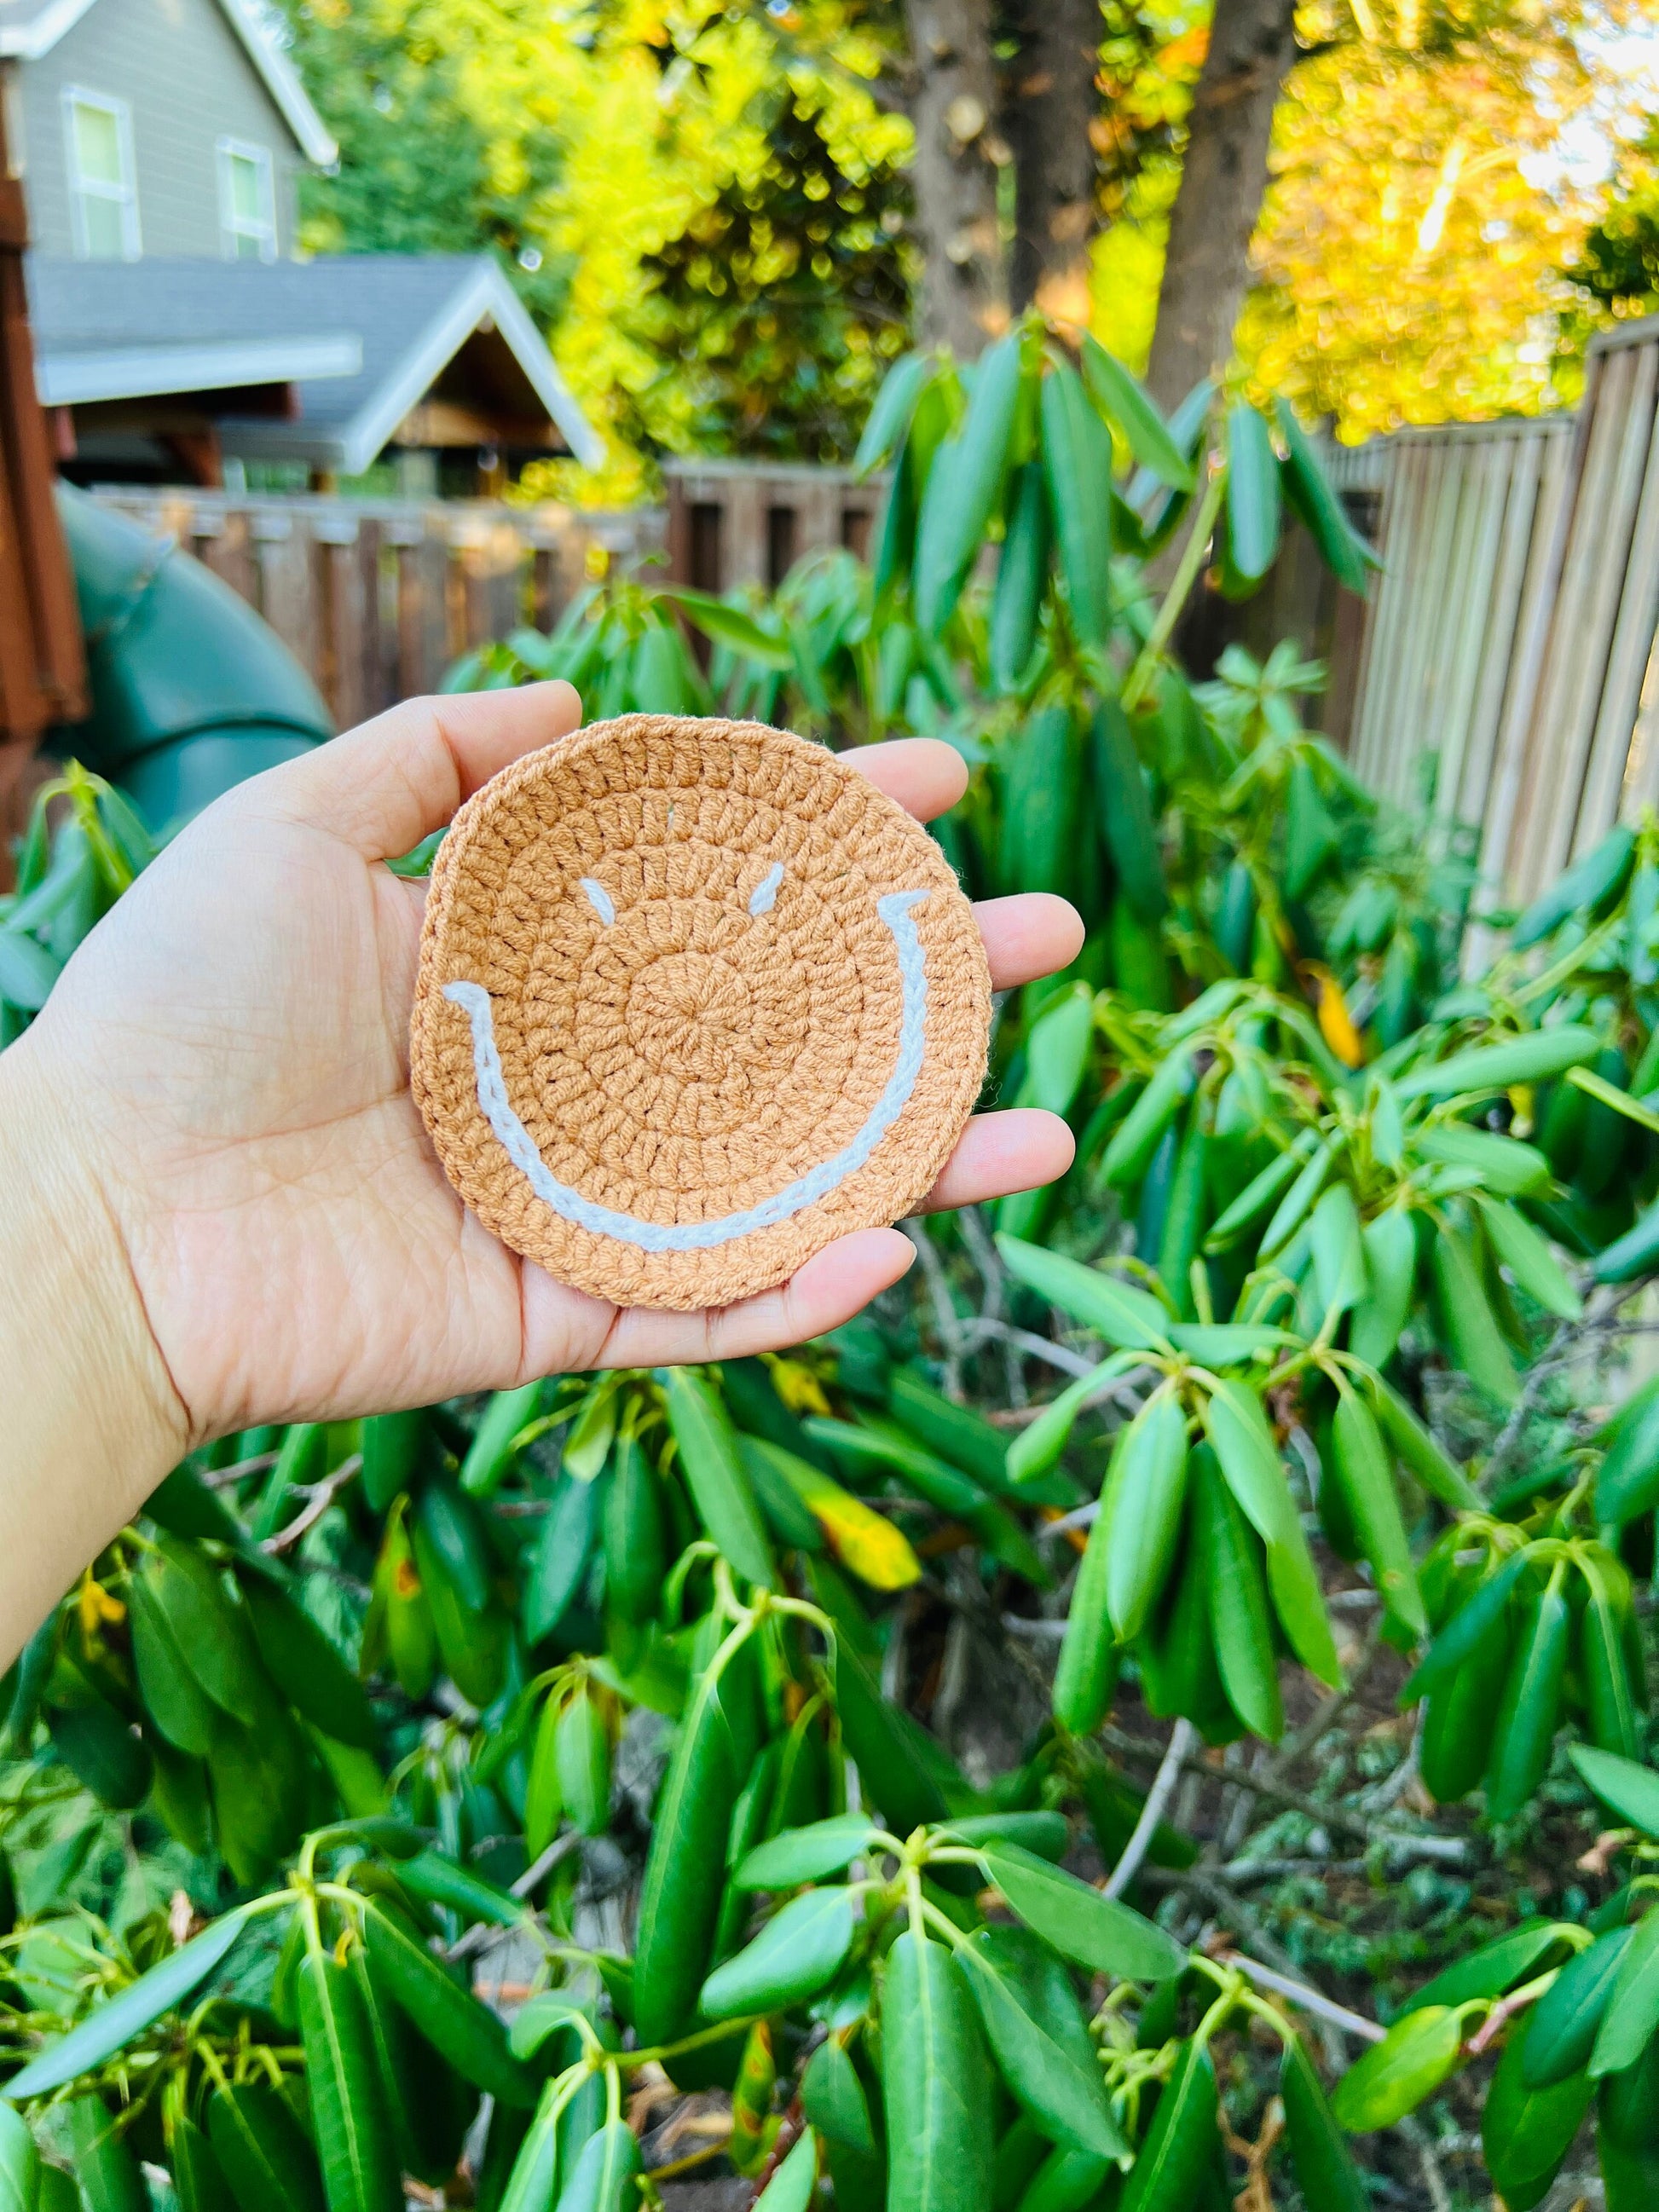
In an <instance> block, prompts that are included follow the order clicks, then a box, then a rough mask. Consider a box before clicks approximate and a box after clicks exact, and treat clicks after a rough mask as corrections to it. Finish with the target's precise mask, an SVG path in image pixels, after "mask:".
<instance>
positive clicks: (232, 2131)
mask: <svg viewBox="0 0 1659 2212" xmlns="http://www.w3.org/2000/svg"><path fill="white" fill-rule="evenodd" d="M207 2118H208V2141H209V2142H210V2143H211V2144H212V2146H213V2154H214V2156H215V2157H216V2159H217V2160H218V2161H219V2164H220V2166H222V2169H223V2171H224V2175H225V2179H226V2180H227V2181H228V2183H229V2184H230V2188H231V2193H232V2195H233V2196H234V2197H235V2199H236V2203H237V2205H238V2207H239V2209H240V2212H323V2181H322V2175H321V2173H320V2172H319V2170H318V2166H317V2154H316V2153H315V2151H314V2150H313V2148H312V2147H311V2145H310V2143H309V2142H307V2140H306V2138H305V2136H303V2135H301V2132H300V2128H299V2124H298V2122H297V2121H296V2120H295V2118H294V2115H293V2113H292V2112H290V2111H289V2106H288V2104H287V2102H286V2101H285V2100H284V2099H283V2096H282V2094H281V2093H280V2092H279V2091H278V2090H276V2089H273V2088H272V2087H270V2085H269V2084H268V2083H266V2082H263V2081H260V2082H248V2083H246V2084H245V2085H239V2086H238V2087H235V2088H230V2089H219V2090H216V2092H215V2093H214V2094H213V2095H212V2097H210V2099H209V2100H208V2114H207Z"/></svg>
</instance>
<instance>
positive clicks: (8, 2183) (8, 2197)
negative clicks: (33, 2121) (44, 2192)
mask: <svg viewBox="0 0 1659 2212" xmlns="http://www.w3.org/2000/svg"><path fill="white" fill-rule="evenodd" d="M39 2184H40V2152H39V2151H38V2150H36V2148H35V2147H34V2137H33V2136H32V2135H31V2134H30V2133H29V2130H28V2124H27V2121H26V2120H24V2119H23V2118H21V2116H20V2115H19V2114H18V2113H17V2112H14V2111H13V2109H12V2107H11V2106H9V2105H0V2212H35V2208H34V2194H35V2191H36V2189H37V2187H38V2186H39Z"/></svg>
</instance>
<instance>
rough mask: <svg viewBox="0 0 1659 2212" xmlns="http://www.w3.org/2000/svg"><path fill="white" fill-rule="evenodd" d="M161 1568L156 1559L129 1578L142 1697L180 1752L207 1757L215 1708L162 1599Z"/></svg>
mask: <svg viewBox="0 0 1659 2212" xmlns="http://www.w3.org/2000/svg"><path fill="white" fill-rule="evenodd" d="M159 1571H160V1570H159V1569H158V1567H157V1565H156V1563H155V1559H154V1558H153V1557H151V1558H148V1559H141V1560H139V1561H138V1563H137V1565H136V1566H135V1567H134V1569H133V1571H132V1572H131V1575H130V1576H129V1577H128V1578H127V1613H128V1619H129V1621H130V1623H131V1632H132V1661H133V1665H134V1668H136V1670H137V1675H138V1691H139V1695H140V1696H141V1697H142V1698H143V1701H144V1710H145V1711H146V1712H147V1713H148V1714H149V1717H150V1719H151V1720H152V1721H153V1722H154V1723H155V1726H156V1728H157V1729H159V1730H160V1731H161V1735H163V1736H165V1737H166V1739H167V1741H168V1742H169V1743H170V1744H172V1745H173V1747H174V1748H175V1749H176V1750H179V1751H183V1752H187V1753H190V1755H191V1757H192V1758H194V1759H203V1758H205V1757H206V1755H207V1752H208V1749H209V1747H210V1745H211V1743H212V1741H213V1733H214V1728H215V1725H216V1712H217V1708H216V1706H215V1705H214V1704H213V1703H212V1701H211V1699H210V1698H209V1696H208V1694H207V1692H206V1691H205V1690H204V1689H203V1687H202V1686H201V1684H200V1683H199V1682H198V1681H197V1679H196V1675H195V1672H194V1670H193V1669H192V1668H191V1665H190V1663H189V1661H188V1660H187V1659H186V1657H185V1652H184V1648H183V1646H182V1645H181V1644H180V1642H179V1637H178V1634H177V1632H176V1631H175V1629H174V1626H173V1620H172V1619H171V1617H170V1616H169V1615H168V1613H167V1611H166V1610H165V1608H164V1607H162V1606H161V1604H160V1602H159V1601H158V1600H157V1598H156V1595H155V1587H154V1585H155V1581H156V1579H157V1576H158V1573H159Z"/></svg>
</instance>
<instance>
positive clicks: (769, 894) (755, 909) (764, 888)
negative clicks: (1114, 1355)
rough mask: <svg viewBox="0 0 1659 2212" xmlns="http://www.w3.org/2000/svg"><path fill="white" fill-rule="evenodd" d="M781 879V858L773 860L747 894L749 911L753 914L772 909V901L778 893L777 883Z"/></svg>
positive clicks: (767, 912) (768, 911)
mask: <svg viewBox="0 0 1659 2212" xmlns="http://www.w3.org/2000/svg"><path fill="white" fill-rule="evenodd" d="M782 881H783V863H782V861H781V860H774V861H773V863H772V865H771V866H770V867H769V869H768V870H767V871H766V873H765V874H764V875H763V877H762V878H761V879H760V881H759V882H758V883H757V884H756V886H755V888H754V890H752V891H750V894H749V911H750V914H754V915H761V914H770V913H771V911H772V902H773V901H774V900H775V898H776V897H777V895H778V885H779V884H781V882H782Z"/></svg>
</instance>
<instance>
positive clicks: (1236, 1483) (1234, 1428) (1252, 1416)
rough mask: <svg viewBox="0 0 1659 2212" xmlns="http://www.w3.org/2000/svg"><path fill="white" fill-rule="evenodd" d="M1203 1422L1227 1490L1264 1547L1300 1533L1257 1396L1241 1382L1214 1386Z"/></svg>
mask: <svg viewBox="0 0 1659 2212" xmlns="http://www.w3.org/2000/svg"><path fill="white" fill-rule="evenodd" d="M1203 1421H1204V1433H1205V1434H1206V1436H1207V1437H1208V1438H1209V1440H1210V1443H1211V1444H1212V1446H1213V1448H1214V1450H1215V1455H1216V1457H1217V1459H1218V1461H1219V1462H1220V1463H1221V1472H1222V1474H1224V1475H1225V1477H1226V1479H1227V1487H1228V1488H1229V1489H1230V1490H1231V1492H1232V1493H1233V1496H1234V1497H1235V1498H1237V1500H1238V1502H1239V1504H1241V1505H1242V1506H1243V1509H1244V1512H1245V1516H1246V1517H1247V1518H1248V1520H1249V1523H1250V1525H1251V1527H1252V1528H1254V1529H1255V1533H1256V1534H1257V1535H1258V1536H1260V1537H1261V1541H1263V1543H1265V1544H1281V1543H1285V1542H1288V1541H1291V1536H1292V1534H1293V1533H1294V1534H1299V1533H1300V1529H1299V1525H1298V1523H1297V1514H1296V1505H1295V1502H1294V1500H1293V1499H1292V1498H1291V1490H1290V1485H1289V1483H1288V1482H1287V1481H1286V1480H1285V1469H1284V1467H1283V1465H1282V1463H1281V1462H1280V1460H1279V1447H1278V1445H1277V1444H1276V1443H1274V1441H1273V1431H1272V1430H1271V1429H1270V1428H1269V1427H1268V1425H1267V1414H1266V1413H1265V1412H1264V1411H1263V1409H1262V1404H1261V1398H1260V1397H1259V1396H1258V1395H1257V1394H1256V1392H1255V1391H1254V1390H1253V1389H1250V1388H1249V1385H1248V1384H1246V1383H1234V1382H1222V1383H1218V1385H1217V1386H1216V1388H1215V1389H1214V1390H1213V1391H1212V1393H1211V1394H1210V1396H1209V1397H1208V1399H1207V1400H1206V1401H1205V1406H1204V1411H1203Z"/></svg>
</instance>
